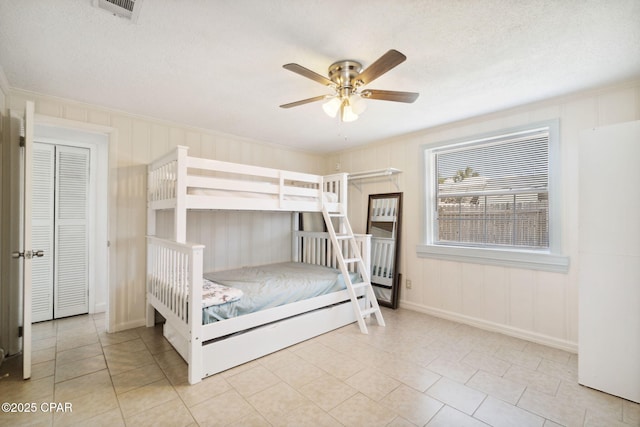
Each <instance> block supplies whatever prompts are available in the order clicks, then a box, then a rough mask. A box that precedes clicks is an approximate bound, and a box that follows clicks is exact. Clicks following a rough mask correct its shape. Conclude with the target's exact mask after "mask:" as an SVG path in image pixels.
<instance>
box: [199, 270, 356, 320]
mask: <svg viewBox="0 0 640 427" xmlns="http://www.w3.org/2000/svg"><path fill="white" fill-rule="evenodd" d="M204 277H205V278H207V279H208V280H211V281H213V282H215V283H219V284H222V285H225V286H229V287H232V288H237V289H240V290H242V297H240V298H239V299H238V300H236V301H232V302H228V303H225V304H220V305H215V306H211V307H207V308H205V309H203V311H202V317H203V323H212V322H215V321H218V320H224V319H229V318H232V317H236V316H242V315H243V314H248V313H253V312H256V311H260V310H265V309H268V308H273V307H278V306H281V305H285V304H288V303H292V302H296V301H301V300H304V299H308V298H313V297H317V296H320V295H324V294H328V293H331V292H336V291H340V290H342V289H345V288H346V285H345V282H344V279H343V277H342V274H341V273H340V271H339V270H337V269H334V268H330V267H324V266H320V265H313V264H304V263H298V262H285V263H279V264H268V265H262V266H257V267H244V268H240V269H236V270H227V271H220V272H214V273H206V274H205V275H204ZM357 279H358V274H357V273H352V274H351V280H352V282H353V281H356V280H357Z"/></svg>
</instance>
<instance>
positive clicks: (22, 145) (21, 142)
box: [20, 136, 25, 147]
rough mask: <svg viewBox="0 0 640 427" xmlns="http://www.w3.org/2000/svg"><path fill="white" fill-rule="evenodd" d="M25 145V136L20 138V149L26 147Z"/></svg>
mask: <svg viewBox="0 0 640 427" xmlns="http://www.w3.org/2000/svg"><path fill="white" fill-rule="evenodd" d="M24 145H25V139H24V136H21V137H20V147H24Z"/></svg>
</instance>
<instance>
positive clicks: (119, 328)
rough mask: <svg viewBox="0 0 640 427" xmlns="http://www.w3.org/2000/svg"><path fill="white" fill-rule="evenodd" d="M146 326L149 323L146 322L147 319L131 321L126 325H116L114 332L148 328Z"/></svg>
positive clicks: (125, 323)
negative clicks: (142, 327)
mask: <svg viewBox="0 0 640 427" xmlns="http://www.w3.org/2000/svg"><path fill="white" fill-rule="evenodd" d="M146 324H147V322H146V321H145V319H138V320H130V321H128V322H124V323H116V325H115V331H114V332H120V331H126V330H127V329H133V328H139V327H141V326H146Z"/></svg>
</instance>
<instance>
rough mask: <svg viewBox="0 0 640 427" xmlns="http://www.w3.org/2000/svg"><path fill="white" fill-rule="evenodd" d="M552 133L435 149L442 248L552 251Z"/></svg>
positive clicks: (520, 134)
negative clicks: (550, 193)
mask: <svg viewBox="0 0 640 427" xmlns="http://www.w3.org/2000/svg"><path fill="white" fill-rule="evenodd" d="M549 133H550V132H549V129H548V128H538V129H532V130H527V131H520V132H517V133H513V134H507V135H501V136H496V137H492V138H487V139H482V140H477V141H469V142H463V143H460V144H455V145H452V146H444V147H441V148H438V149H436V150H434V152H433V154H434V161H435V176H434V177H433V178H434V181H435V182H436V183H437V184H436V197H435V198H434V202H435V206H434V209H435V215H434V217H435V219H436V221H435V235H436V236H435V239H434V243H436V244H444V245H447V244H451V245H465V246H478V247H515V248H530V249H542V248H544V249H546V248H549Z"/></svg>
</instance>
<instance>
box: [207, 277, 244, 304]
mask: <svg viewBox="0 0 640 427" xmlns="http://www.w3.org/2000/svg"><path fill="white" fill-rule="evenodd" d="M241 296H242V290H240V289H236V288H230V287H228V286H224V285H221V284H219V283H215V282H212V281H211V280H208V279H205V278H203V279H202V308H206V307H210V306H212V305H221V304H226V303H228V302H231V301H236V300H238V299H240V297H241Z"/></svg>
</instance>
